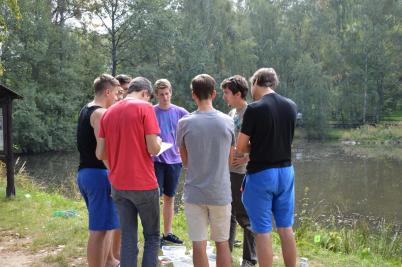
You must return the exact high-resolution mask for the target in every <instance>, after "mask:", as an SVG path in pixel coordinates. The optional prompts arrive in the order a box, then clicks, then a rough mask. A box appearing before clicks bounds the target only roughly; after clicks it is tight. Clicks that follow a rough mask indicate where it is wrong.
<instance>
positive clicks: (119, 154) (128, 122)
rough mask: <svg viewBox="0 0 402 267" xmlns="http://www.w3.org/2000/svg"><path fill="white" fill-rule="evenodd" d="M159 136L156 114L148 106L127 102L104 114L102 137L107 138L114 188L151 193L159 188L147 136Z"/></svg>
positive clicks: (137, 101) (118, 104)
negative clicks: (148, 148) (149, 191)
mask: <svg viewBox="0 0 402 267" xmlns="http://www.w3.org/2000/svg"><path fill="white" fill-rule="evenodd" d="M159 132H160V130H159V126H158V120H157V119H156V115H155V111H154V109H153V106H152V105H151V104H150V103H148V102H145V101H142V100H134V99H132V98H129V99H124V100H122V101H120V102H118V103H116V104H115V105H113V106H111V107H110V108H109V109H108V110H107V111H106V112H105V114H104V115H103V117H102V119H101V122H100V130H99V137H101V138H105V145H106V150H107V155H108V163H109V168H110V174H109V180H110V183H111V184H112V185H113V187H114V188H116V189H118V190H151V189H155V188H157V187H158V182H157V180H156V176H155V171H154V163H153V160H152V157H151V155H150V154H149V153H148V150H147V145H146V141H145V135H147V134H159Z"/></svg>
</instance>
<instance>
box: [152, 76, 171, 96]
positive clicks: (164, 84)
mask: <svg viewBox="0 0 402 267" xmlns="http://www.w3.org/2000/svg"><path fill="white" fill-rule="evenodd" d="M154 88H155V93H156V94H157V93H158V90H159V89H165V88H169V89H170V90H172V84H171V83H170V82H169V80H168V79H159V80H157V81H156V82H155V85H154Z"/></svg>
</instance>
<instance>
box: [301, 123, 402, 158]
mask: <svg viewBox="0 0 402 267" xmlns="http://www.w3.org/2000/svg"><path fill="white" fill-rule="evenodd" d="M398 119H399V117H398ZM295 140H296V142H297V141H300V142H303V141H305V140H307V137H306V134H305V131H304V129H301V128H298V129H296V132H295ZM325 141H327V142H337V143H340V144H341V146H342V150H343V151H344V152H345V153H346V154H347V155H350V156H354V157H358V158H376V159H392V160H398V161H402V121H396V120H394V121H387V122H382V123H379V124H376V125H362V126H360V127H359V128H355V129H335V128H332V129H328V132H327V135H326V137H325Z"/></svg>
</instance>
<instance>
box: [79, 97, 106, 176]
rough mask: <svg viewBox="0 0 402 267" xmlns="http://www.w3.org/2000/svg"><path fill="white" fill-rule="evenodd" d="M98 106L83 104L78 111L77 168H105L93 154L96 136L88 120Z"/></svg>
mask: <svg viewBox="0 0 402 267" xmlns="http://www.w3.org/2000/svg"><path fill="white" fill-rule="evenodd" d="M98 108H100V106H91V107H88V105H85V106H84V107H83V108H82V109H81V112H80V117H79V119H78V125H77V148H78V151H79V152H80V165H79V167H78V169H79V170H81V169H83V168H96V169H106V166H105V164H103V161H101V160H98V158H97V157H96V155H95V150H96V137H95V134H94V128H92V125H91V121H90V119H91V115H92V113H93V112H94V111H95V110H96V109H98Z"/></svg>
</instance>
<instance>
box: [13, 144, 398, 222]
mask: <svg viewBox="0 0 402 267" xmlns="http://www.w3.org/2000/svg"><path fill="white" fill-rule="evenodd" d="M23 162H25V166H24V168H25V170H26V172H27V173H28V174H29V175H30V176H32V177H33V179H34V180H35V181H37V182H39V183H41V184H43V185H45V186H47V187H49V188H53V189H54V188H56V189H59V188H64V190H62V191H63V192H65V193H66V194H67V195H73V194H72V193H71V192H74V183H75V176H76V172H77V166H78V153H77V152H69V153H45V154H37V155H30V156H23V157H20V159H19V163H18V164H17V167H16V169H17V171H18V169H19V168H20V167H21V165H22V163H23ZM293 162H294V166H295V172H296V212H299V211H300V209H301V207H302V199H303V198H305V197H307V198H308V203H309V205H308V208H309V209H310V210H311V211H313V212H314V213H315V214H328V213H333V212H334V210H336V211H340V212H341V213H342V214H344V215H352V214H361V215H364V216H373V217H376V218H378V217H384V218H386V219H387V220H388V221H393V222H398V223H402V212H400V210H401V209H402V164H401V162H399V161H397V160H387V159H383V158H378V159H367V158H364V157H356V156H350V155H347V154H345V153H344V152H343V149H342V145H341V144H333V143H316V142H313V143H307V142H300V143H296V144H295V145H294V147H293ZM306 188H308V193H307V194H305V190H306ZM180 190H182V185H181V186H180V188H179V191H180ZM179 194H180V192H179ZM178 201H180V195H179V197H178Z"/></svg>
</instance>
